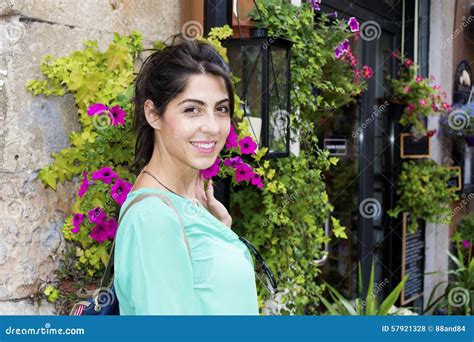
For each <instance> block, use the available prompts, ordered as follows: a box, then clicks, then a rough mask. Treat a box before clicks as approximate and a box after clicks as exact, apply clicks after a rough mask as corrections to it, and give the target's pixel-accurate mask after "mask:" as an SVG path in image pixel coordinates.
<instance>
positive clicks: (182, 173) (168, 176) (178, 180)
mask: <svg viewBox="0 0 474 342" xmlns="http://www.w3.org/2000/svg"><path fill="white" fill-rule="evenodd" d="M144 170H146V171H148V172H150V173H151V174H152V175H153V176H155V177H156V178H157V179H158V181H160V182H161V183H163V185H164V186H165V187H167V188H169V190H172V191H173V192H175V193H177V194H178V195H180V196H183V197H186V198H188V199H194V198H196V181H197V177H199V170H196V169H193V168H191V167H189V166H188V165H183V163H182V162H181V161H179V160H176V159H173V158H170V157H169V155H168V156H165V157H159V156H158V154H157V153H153V155H152V157H151V160H150V161H149V162H148V164H146V166H145V167H144ZM153 182H155V183H156V185H160V184H158V183H157V182H156V181H155V180H154V179H153Z"/></svg>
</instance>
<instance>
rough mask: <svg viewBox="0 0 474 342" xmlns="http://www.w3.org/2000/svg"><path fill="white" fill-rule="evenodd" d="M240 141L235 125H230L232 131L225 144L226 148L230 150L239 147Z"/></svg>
mask: <svg viewBox="0 0 474 342" xmlns="http://www.w3.org/2000/svg"><path fill="white" fill-rule="evenodd" d="M238 139H239V136H238V135H237V133H235V128H234V125H232V124H230V131H229V135H228V136H227V140H226V142H225V147H226V148H228V149H231V148H234V147H237V146H238V144H237V140H238Z"/></svg>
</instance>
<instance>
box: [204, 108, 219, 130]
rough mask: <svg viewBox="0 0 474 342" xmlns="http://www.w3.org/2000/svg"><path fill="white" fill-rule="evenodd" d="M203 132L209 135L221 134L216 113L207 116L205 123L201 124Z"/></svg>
mask: <svg viewBox="0 0 474 342" xmlns="http://www.w3.org/2000/svg"><path fill="white" fill-rule="evenodd" d="M201 130H202V131H203V132H205V133H208V134H215V135H217V134H219V130H220V126H219V122H218V120H217V119H216V117H215V115H214V113H211V114H209V115H206V118H205V120H204V122H203V123H202V124H201Z"/></svg>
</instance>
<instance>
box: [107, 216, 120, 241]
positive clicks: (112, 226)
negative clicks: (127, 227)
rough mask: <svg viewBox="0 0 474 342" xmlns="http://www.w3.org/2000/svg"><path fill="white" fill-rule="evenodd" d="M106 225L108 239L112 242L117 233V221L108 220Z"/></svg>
mask: <svg viewBox="0 0 474 342" xmlns="http://www.w3.org/2000/svg"><path fill="white" fill-rule="evenodd" d="M107 224H108V233H109V239H110V240H113V239H114V238H115V234H116V233H117V228H118V224H117V220H116V219H114V218H111V219H110V220H108V221H107Z"/></svg>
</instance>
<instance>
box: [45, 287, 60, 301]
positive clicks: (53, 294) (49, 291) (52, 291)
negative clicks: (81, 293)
mask: <svg viewBox="0 0 474 342" xmlns="http://www.w3.org/2000/svg"><path fill="white" fill-rule="evenodd" d="M43 293H44V294H45V295H46V296H47V297H48V300H49V301H50V302H55V301H56V300H57V299H58V298H59V294H60V292H59V290H58V289H56V288H55V287H54V286H51V285H50V286H48V287H46V289H44V291H43Z"/></svg>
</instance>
